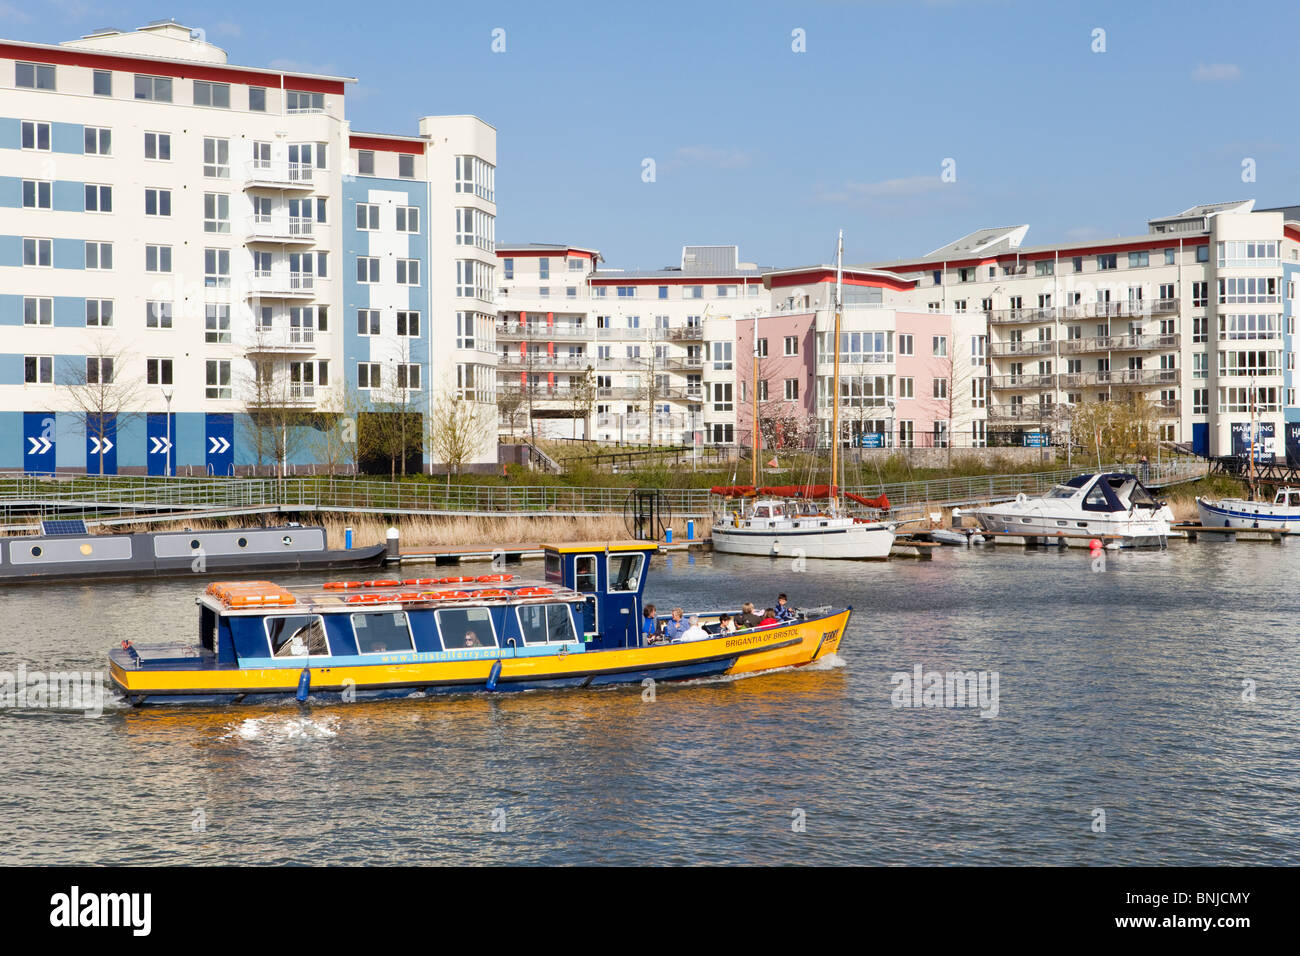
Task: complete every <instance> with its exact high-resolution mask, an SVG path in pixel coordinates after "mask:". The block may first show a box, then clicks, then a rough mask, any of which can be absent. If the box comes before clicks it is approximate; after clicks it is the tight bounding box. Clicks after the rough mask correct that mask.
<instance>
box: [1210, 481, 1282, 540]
mask: <svg viewBox="0 0 1300 956" xmlns="http://www.w3.org/2000/svg"><path fill="white" fill-rule="evenodd" d="M1196 510H1197V512H1199V514H1200V518H1201V524H1202V525H1204V526H1205V527H1207V528H1242V529H1257V528H1258V529H1265V530H1269V531H1300V488H1291V487H1284V488H1279V489H1278V491H1277V493H1276V494H1275V495H1274V496H1273V500H1272V501H1248V500H1246V499H1245V498H1219V499H1214V498H1197V499H1196Z"/></svg>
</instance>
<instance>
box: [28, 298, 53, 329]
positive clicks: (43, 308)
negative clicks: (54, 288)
mask: <svg viewBox="0 0 1300 956" xmlns="http://www.w3.org/2000/svg"><path fill="white" fill-rule="evenodd" d="M53 324H54V300H53V299H51V298H43V299H39V298H36V297H34V296H27V297H25V298H24V299H23V325H53Z"/></svg>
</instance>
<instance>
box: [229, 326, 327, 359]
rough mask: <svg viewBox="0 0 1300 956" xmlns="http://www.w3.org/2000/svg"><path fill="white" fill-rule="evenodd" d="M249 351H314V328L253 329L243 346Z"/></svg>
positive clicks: (267, 352) (281, 352)
mask: <svg viewBox="0 0 1300 956" xmlns="http://www.w3.org/2000/svg"><path fill="white" fill-rule="evenodd" d="M245 350H246V351H247V352H249V353H250V354H251V353H258V352H260V353H263V354H276V353H279V354H298V353H313V352H315V351H316V330H315V329H277V328H274V327H272V328H261V329H255V330H254V332H253V338H252V340H251V341H250V342H249V343H248V344H247V345H246V346H245Z"/></svg>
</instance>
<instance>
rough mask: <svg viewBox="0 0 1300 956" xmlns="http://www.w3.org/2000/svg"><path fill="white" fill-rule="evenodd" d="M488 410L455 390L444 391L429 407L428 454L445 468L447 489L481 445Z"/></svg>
mask: <svg viewBox="0 0 1300 956" xmlns="http://www.w3.org/2000/svg"><path fill="white" fill-rule="evenodd" d="M486 407H487V406H483V405H480V404H479V403H478V402H472V401H470V400H469V399H467V398H464V397H463V396H461V395H459V394H457V392H456V390H455V389H445V390H443V391H442V392H440V393H439V395H438V397H437V398H435V399H434V401H433V403H432V405H431V406H430V408H429V421H428V428H427V438H428V442H429V451H430V452H431V453H432V455H433V459H434V462H435V463H439V464H442V465H443V467H445V468H446V471H447V486H448V487H451V476H452V474H453V473H454V474H455V475H456V476H457V477H459V476H460V471H461V468H462V467H463V466H464V464H465V462H467V461H469V460H470V459H472V458H473V457H474V453H475V452H476V451H477V450H478V448H479V446H480V444H481V443H482V439H483V430H484V425H485V422H484V412H483V409H484V408H486Z"/></svg>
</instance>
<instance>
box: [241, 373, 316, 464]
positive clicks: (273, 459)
mask: <svg viewBox="0 0 1300 956" xmlns="http://www.w3.org/2000/svg"><path fill="white" fill-rule="evenodd" d="M249 367H250V371H249V372H248V373H247V374H246V375H245V381H244V383H243V386H242V388H241V391H242V393H243V395H244V402H243V405H244V411H245V413H246V414H247V416H248V424H249V439H250V441H252V443H253V453H254V454H255V455H256V456H257V464H258V465H262V464H264V463H266V462H270V463H272V464H274V465H275V466H276V468H277V470H278V471H279V473H280V477H282V478H283V477H284V476H285V474H286V473H287V471H288V467H289V459H290V458H292V457H293V456H294V454H295V453H296V452H297V451H298V450H299V449H300V448H301V447H302V445H303V444H304V442H305V441H307V432H306V426H309V425H310V424H311V422H312V418H313V413H312V411H311V410H310V408H309V406H310V405H312V404H313V403H314V399H315V386H314V385H312V384H310V383H304V382H301V381H298V382H295V381H293V380H292V378H293V376H292V373H291V370H290V368H289V365H288V363H287V362H284V361H278V362H277V361H273V360H269V359H253V360H252V361H251V362H250V366H249Z"/></svg>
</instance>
